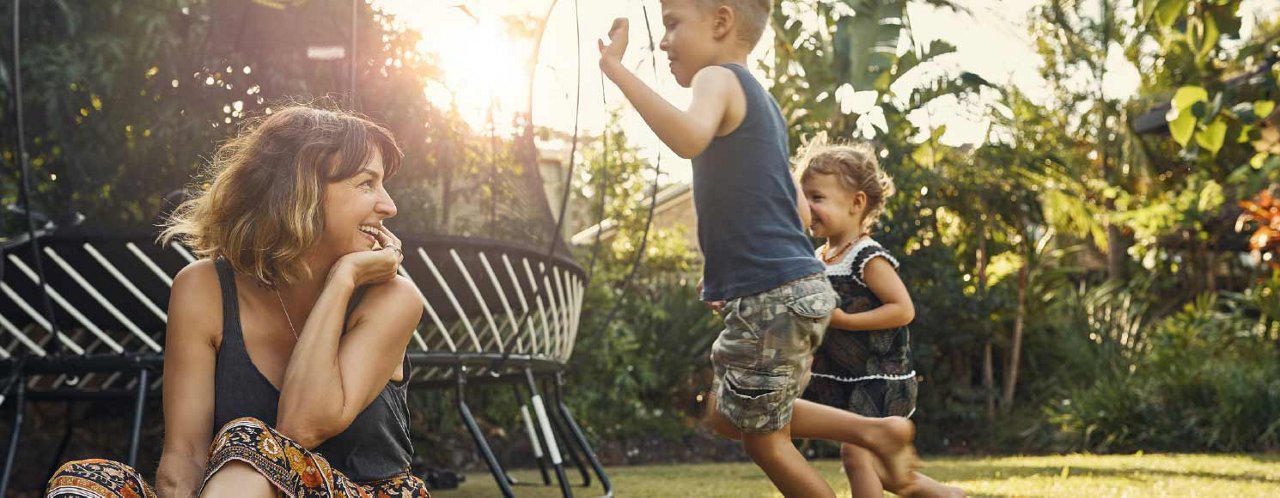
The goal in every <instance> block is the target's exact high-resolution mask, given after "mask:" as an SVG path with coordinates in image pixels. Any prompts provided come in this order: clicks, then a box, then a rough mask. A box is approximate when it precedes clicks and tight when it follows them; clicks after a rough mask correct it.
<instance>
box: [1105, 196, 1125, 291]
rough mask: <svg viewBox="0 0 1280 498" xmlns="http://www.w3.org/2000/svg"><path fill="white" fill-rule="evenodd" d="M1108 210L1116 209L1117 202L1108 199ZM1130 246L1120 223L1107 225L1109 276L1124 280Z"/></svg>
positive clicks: (1113, 278)
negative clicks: (1125, 264)
mask: <svg viewBox="0 0 1280 498" xmlns="http://www.w3.org/2000/svg"><path fill="white" fill-rule="evenodd" d="M1107 211H1115V202H1113V201H1111V200H1108V201H1107ZM1128 253H1129V246H1128V244H1126V240H1125V239H1124V233H1123V232H1121V231H1120V226H1118V225H1111V224H1108V225H1107V278H1110V279H1112V280H1124V278H1125V271H1124V263H1125V260H1126V259H1128V257H1129V255H1128Z"/></svg>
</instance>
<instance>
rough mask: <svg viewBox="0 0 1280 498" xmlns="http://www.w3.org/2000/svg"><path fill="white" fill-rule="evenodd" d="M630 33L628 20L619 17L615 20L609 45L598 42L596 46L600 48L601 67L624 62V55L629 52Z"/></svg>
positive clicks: (601, 41) (611, 28)
mask: <svg viewBox="0 0 1280 498" xmlns="http://www.w3.org/2000/svg"><path fill="white" fill-rule="evenodd" d="M629 33H630V30H629V29H628V23H627V18H625V17H619V18H617V19H614V20H613V26H611V27H610V28H609V44H608V45H605V43H604V40H596V44H597V45H598V46H599V47H600V65H601V66H603V65H604V63H605V62H610V61H611V62H619V63H620V62H622V54H625V53H626V52H627V40H629V39H630V34H629Z"/></svg>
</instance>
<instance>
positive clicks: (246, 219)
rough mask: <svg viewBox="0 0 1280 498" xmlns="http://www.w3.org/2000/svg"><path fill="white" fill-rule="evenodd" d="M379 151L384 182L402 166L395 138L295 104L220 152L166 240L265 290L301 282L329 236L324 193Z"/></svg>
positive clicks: (361, 122)
mask: <svg viewBox="0 0 1280 498" xmlns="http://www.w3.org/2000/svg"><path fill="white" fill-rule="evenodd" d="M375 154H377V155H378V156H381V158H382V164H383V168H384V170H385V173H384V176H385V177H386V178H390V177H392V176H394V175H395V174H396V171H397V170H399V169H400V158H401V153H400V148H399V146H397V145H396V141H395V138H394V137H393V136H392V135H391V132H390V131H388V130H387V129H386V128H383V127H381V126H378V125H376V124H374V123H373V122H371V121H369V120H368V119H365V118H364V117H362V116H360V115H357V114H354V113H350V112H344V111H341V110H327V109H318V108H315V107H310V106H307V105H292V106H289V107H286V108H284V109H281V110H279V111H277V112H275V113H274V114H270V115H267V116H265V117H260V118H256V119H252V120H249V121H248V122H247V123H246V125H245V126H243V127H242V128H241V129H240V132H239V134H237V135H236V136H235V137H234V138H232V139H230V140H228V141H227V142H225V143H223V144H222V145H221V146H220V147H219V148H218V151H217V152H216V153H215V154H214V156H213V160H212V161H211V164H210V165H209V168H208V171H206V173H205V175H206V178H204V179H203V180H202V181H198V183H197V184H196V185H193V186H192V188H190V189H189V190H188V195H189V199H188V200H187V201H186V202H183V203H182V204H181V205H179V206H178V208H177V209H175V210H174V212H173V213H172V214H171V215H170V216H169V218H168V219H167V220H166V221H165V223H164V230H163V231H162V232H161V234H160V240H162V241H163V242H164V243H166V244H167V243H169V241H172V240H175V239H176V240H179V241H182V242H183V243H185V244H187V245H188V246H190V247H191V248H192V249H193V250H194V251H195V253H196V254H198V255H199V256H200V257H202V258H216V257H219V256H221V257H224V258H226V259H227V262H228V263H230V264H231V268H233V269H234V270H236V271H237V272H240V273H244V274H246V275H249V276H251V277H254V278H255V279H256V280H258V281H259V282H261V283H263V284H266V285H279V284H282V283H290V282H295V281H297V280H299V279H302V278H305V277H307V276H308V274H309V271H308V270H307V268H305V266H304V265H303V261H302V256H303V253H304V252H305V251H306V250H307V249H308V248H310V247H311V246H312V245H314V244H315V243H316V241H317V240H319V239H320V234H321V233H322V232H323V231H324V223H325V220H324V209H323V203H324V192H325V186H326V185H327V184H328V183H330V182H335V181H339V180H344V179H347V178H350V177H352V176H355V175H356V174H357V173H359V172H360V170H361V168H363V166H364V165H365V164H366V163H367V162H368V161H369V160H371V159H372V158H373V157H374V155H375Z"/></svg>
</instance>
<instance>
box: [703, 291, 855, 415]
mask: <svg viewBox="0 0 1280 498" xmlns="http://www.w3.org/2000/svg"><path fill="white" fill-rule="evenodd" d="M837 301H838V297H837V296H836V293H835V291H834V290H832V289H831V283H830V282H828V281H827V277H826V276H825V275H824V274H822V273H815V274H812V275H809V276H807V277H803V278H800V279H797V280H793V281H791V282H787V283H785V284H783V285H781V286H779V287H777V288H774V289H771V290H768V291H765V292H762V293H759V294H755V295H751V296H745V297H740V298H736V299H732V300H730V301H729V302H727V303H725V305H724V308H722V310H721V314H722V316H723V318H724V323H725V329H724V330H723V331H722V332H720V337H719V338H717V339H716V342H715V344H714V345H712V346H711V365H712V366H713V367H715V373H716V380H715V386H714V387H712V392H714V393H715V395H716V410H718V411H719V412H720V414H722V415H724V416H725V417H727V418H728V419H729V421H730V422H732V423H733V425H734V426H736V427H737V428H738V430H740V431H743V432H751V433H768V432H774V431H776V430H778V429H781V428H782V426H784V425H787V423H788V422H790V421H791V407H792V405H793V404H794V403H795V400H796V397H798V396H799V395H800V393H801V392H804V385H805V384H806V383H807V382H808V379H809V364H810V361H811V359H812V356H813V352H814V351H815V350H817V349H818V345H819V344H821V343H822V335H823V333H824V332H825V331H826V329H827V322H829V321H830V320H831V310H833V309H835V307H836V304H837Z"/></svg>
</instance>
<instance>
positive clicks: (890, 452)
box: [791, 399, 916, 489]
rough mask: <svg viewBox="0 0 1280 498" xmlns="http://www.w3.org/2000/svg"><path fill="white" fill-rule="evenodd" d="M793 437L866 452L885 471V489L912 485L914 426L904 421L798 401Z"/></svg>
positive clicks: (794, 416)
mask: <svg viewBox="0 0 1280 498" xmlns="http://www.w3.org/2000/svg"><path fill="white" fill-rule="evenodd" d="M791 435H792V437H797V438H803V439H826V440H828V441H836V442H841V443H850V444H855V445H858V446H861V447H863V448H867V449H868V450H871V452H872V453H873V454H875V456H876V458H877V459H879V460H880V463H881V464H882V465H884V468H885V474H886V475H885V479H884V483H885V487H886V488H899V489H901V488H902V487H905V486H907V485H908V484H910V483H911V480H912V477H913V476H912V474H914V470H913V469H914V468H915V466H916V454H915V453H916V452H915V448H914V447H913V446H912V445H911V441H912V439H914V438H915V426H914V425H913V424H912V423H911V421H910V420H907V419H905V418H902V417H886V418H870V417H863V416H861V415H857V414H854V413H851V412H847V411H844V410H840V409H837V408H832V407H830V406H825V405H821V404H818V403H814V402H812V401H808V400H804V399H798V400H796V402H795V405H794V407H793V413H792V416H791Z"/></svg>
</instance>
